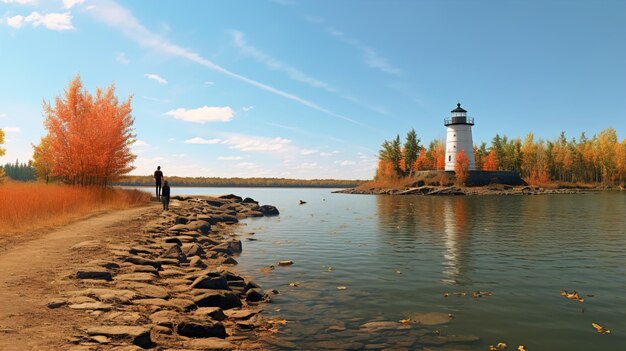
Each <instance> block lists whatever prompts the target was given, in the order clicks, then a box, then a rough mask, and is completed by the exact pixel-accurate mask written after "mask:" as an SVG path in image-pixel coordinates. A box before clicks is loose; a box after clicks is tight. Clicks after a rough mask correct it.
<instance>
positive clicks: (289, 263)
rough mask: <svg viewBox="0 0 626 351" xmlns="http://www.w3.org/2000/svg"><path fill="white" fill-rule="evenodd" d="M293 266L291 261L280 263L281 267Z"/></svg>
mask: <svg viewBox="0 0 626 351" xmlns="http://www.w3.org/2000/svg"><path fill="white" fill-rule="evenodd" d="M292 264H293V261H291V260H285V261H278V265H279V266H291V265H292Z"/></svg>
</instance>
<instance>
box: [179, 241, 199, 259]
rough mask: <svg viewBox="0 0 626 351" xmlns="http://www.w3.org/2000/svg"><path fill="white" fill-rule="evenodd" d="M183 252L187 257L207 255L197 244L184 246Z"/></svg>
mask: <svg viewBox="0 0 626 351" xmlns="http://www.w3.org/2000/svg"><path fill="white" fill-rule="evenodd" d="M182 250H183V253H184V254H185V255H186V256H187V257H191V256H202V255H204V254H205V252H204V249H203V248H202V247H201V246H200V245H198V244H196V243H193V244H184V245H182Z"/></svg>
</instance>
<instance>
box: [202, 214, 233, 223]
mask: <svg viewBox="0 0 626 351" xmlns="http://www.w3.org/2000/svg"><path fill="white" fill-rule="evenodd" d="M208 222H209V223H211V224H217V223H220V222H223V223H226V224H234V223H238V222H239V220H238V219H237V217H236V216H234V215H227V214H223V215H214V216H211V217H210V218H209V219H208Z"/></svg>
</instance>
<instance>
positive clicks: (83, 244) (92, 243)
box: [70, 240, 102, 250]
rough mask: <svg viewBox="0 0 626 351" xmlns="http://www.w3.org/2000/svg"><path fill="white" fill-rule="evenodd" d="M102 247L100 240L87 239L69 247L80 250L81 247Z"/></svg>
mask: <svg viewBox="0 0 626 351" xmlns="http://www.w3.org/2000/svg"><path fill="white" fill-rule="evenodd" d="M100 247H102V243H101V242H100V240H88V241H83V242H81V243H78V244H76V245H73V246H72V247H70V249H72V250H81V249H98V248H100Z"/></svg>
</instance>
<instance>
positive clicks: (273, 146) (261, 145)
mask: <svg viewBox="0 0 626 351" xmlns="http://www.w3.org/2000/svg"><path fill="white" fill-rule="evenodd" d="M222 143H223V144H227V145H230V148H231V149H237V150H241V151H259V152H281V151H287V149H288V147H289V145H290V144H291V140H289V139H285V138H280V137H276V138H267V137H260V136H249V135H232V136H231V137H229V138H227V139H226V140H224V141H223V142H222Z"/></svg>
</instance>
